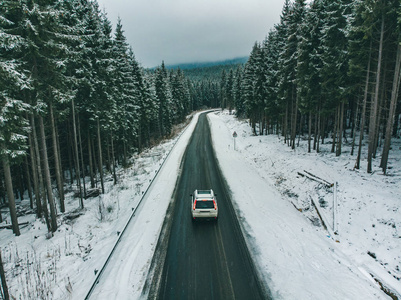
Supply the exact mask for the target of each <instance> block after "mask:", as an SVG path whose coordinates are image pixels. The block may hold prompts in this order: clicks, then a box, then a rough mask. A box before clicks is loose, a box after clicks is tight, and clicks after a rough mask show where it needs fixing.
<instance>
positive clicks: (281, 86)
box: [221, 0, 401, 174]
mask: <svg viewBox="0 0 401 300" xmlns="http://www.w3.org/2000/svg"><path fill="white" fill-rule="evenodd" d="M400 34H401V5H400V1H398V0H380V1H370V0H358V1H351V0H335V1H332V0H315V1H312V2H311V3H310V4H307V3H306V1H305V0H296V1H294V2H293V3H291V2H290V1H288V0H287V1H286V2H285V5H284V7H283V11H282V14H281V18H280V23H279V24H276V25H275V27H274V28H273V29H271V30H270V32H269V33H268V35H267V37H266V38H265V40H263V41H262V42H256V43H255V45H254V46H253V49H252V51H251V54H250V57H249V60H248V62H247V63H246V64H245V67H244V68H241V67H240V68H238V70H237V71H234V70H230V71H229V72H228V73H226V72H223V74H222V77H221V101H222V102H221V103H222V106H223V107H226V108H228V109H230V110H231V109H235V111H236V114H237V116H239V117H245V118H249V120H250V125H251V126H252V128H253V132H254V134H255V135H258V134H261V135H262V134H279V135H282V136H283V137H284V139H285V142H286V143H288V145H289V146H290V147H292V148H293V149H294V148H295V147H296V146H297V144H298V143H297V138H298V141H299V138H301V137H307V139H308V144H309V145H308V148H309V149H308V151H309V152H311V151H312V149H313V150H314V151H317V152H319V144H320V143H324V142H325V139H326V138H329V139H328V140H330V141H332V152H335V153H336V155H337V156H338V155H341V152H342V151H341V146H342V143H343V141H344V140H345V141H346V142H348V143H350V144H351V143H352V151H351V155H353V154H354V151H355V152H356V156H357V158H356V163H355V168H357V169H359V168H360V160H361V147H363V146H364V144H367V147H368V168H367V172H369V173H370V172H372V159H373V158H375V157H376V154H377V151H378V147H379V146H382V149H383V150H382V155H381V168H382V169H383V173H384V174H385V173H386V169H387V162H388V157H389V151H390V149H391V139H392V138H400V115H401V105H400V95H399V85H400V63H401V35H400ZM397 104H398V105H397Z"/></svg>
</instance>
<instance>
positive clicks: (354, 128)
mask: <svg viewBox="0 0 401 300" xmlns="http://www.w3.org/2000/svg"><path fill="white" fill-rule="evenodd" d="M358 113H359V103H358V104H357V107H356V110H355V116H354V121H353V122H352V147H351V156H353V155H354V150H355V139H356V123H357V118H358Z"/></svg>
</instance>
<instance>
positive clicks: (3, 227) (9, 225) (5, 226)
mask: <svg viewBox="0 0 401 300" xmlns="http://www.w3.org/2000/svg"><path fill="white" fill-rule="evenodd" d="M28 224H29V222H22V223H18V225H19V226H23V225H28ZM12 228H13V225H12V224H6V225H0V229H12Z"/></svg>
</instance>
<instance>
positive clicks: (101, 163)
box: [97, 118, 104, 194]
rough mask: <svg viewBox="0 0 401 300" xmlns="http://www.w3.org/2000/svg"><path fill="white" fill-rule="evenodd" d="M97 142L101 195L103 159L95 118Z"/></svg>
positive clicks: (98, 123)
mask: <svg viewBox="0 0 401 300" xmlns="http://www.w3.org/2000/svg"><path fill="white" fill-rule="evenodd" d="M97 142H98V144H97V145H98V152H99V174H100V184H101V185H102V193H103V194H104V181H103V159H102V143H101V140H100V122H99V118H97Z"/></svg>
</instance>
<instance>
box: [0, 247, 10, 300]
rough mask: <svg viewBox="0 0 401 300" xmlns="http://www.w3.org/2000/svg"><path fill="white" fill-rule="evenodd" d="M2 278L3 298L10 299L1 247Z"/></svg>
mask: <svg viewBox="0 0 401 300" xmlns="http://www.w3.org/2000/svg"><path fill="white" fill-rule="evenodd" d="M0 278H1V286H2V287H3V289H2V290H3V298H4V300H10V295H9V293H8V287H7V281H6V274H5V272H4V267H3V260H2V258H1V249H0Z"/></svg>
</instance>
